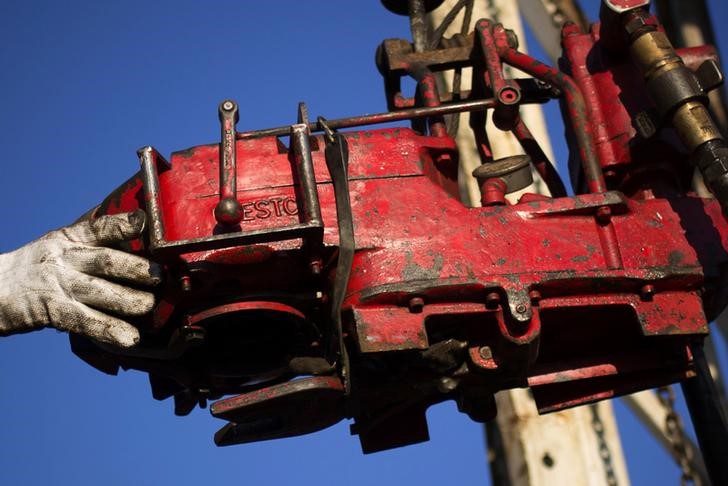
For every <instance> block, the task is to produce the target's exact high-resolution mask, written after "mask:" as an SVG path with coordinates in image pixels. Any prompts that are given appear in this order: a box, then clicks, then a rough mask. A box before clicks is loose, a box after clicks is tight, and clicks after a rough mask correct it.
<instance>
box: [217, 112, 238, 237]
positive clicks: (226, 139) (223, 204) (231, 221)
mask: <svg viewBox="0 0 728 486" xmlns="http://www.w3.org/2000/svg"><path fill="white" fill-rule="evenodd" d="M218 115H219V117H220V131H221V134H220V202H218V203H217V206H215V219H216V220H217V222H218V223H220V224H222V225H225V226H237V225H238V224H239V223H240V221H242V220H243V207H242V206H241V204H240V202H238V199H237V159H236V156H235V138H236V137H235V124H236V123H237V122H238V117H239V115H238V105H237V104H236V103H235V102H234V101H232V100H225V101H223V102H222V103H220V106H219V107H218Z"/></svg>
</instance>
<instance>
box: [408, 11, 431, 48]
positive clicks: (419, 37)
mask: <svg viewBox="0 0 728 486" xmlns="http://www.w3.org/2000/svg"><path fill="white" fill-rule="evenodd" d="M408 2H409V3H408V7H409V18H410V31H411V32H412V42H413V43H414V46H415V52H424V51H425V49H427V25H425V2H424V0H408Z"/></svg>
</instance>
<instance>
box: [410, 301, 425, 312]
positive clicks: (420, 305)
mask: <svg viewBox="0 0 728 486" xmlns="http://www.w3.org/2000/svg"><path fill="white" fill-rule="evenodd" d="M408 307H409V311H410V312H411V313H413V314H419V313H420V312H422V309H424V307H425V300H424V299H423V298H422V297H412V298H411V299H410V300H409V303H408Z"/></svg>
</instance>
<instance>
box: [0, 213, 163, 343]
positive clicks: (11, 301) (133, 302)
mask: <svg viewBox="0 0 728 486" xmlns="http://www.w3.org/2000/svg"><path fill="white" fill-rule="evenodd" d="M143 227H144V212H143V211H140V210H137V211H135V212H133V213H125V214H117V215H113V216H101V217H99V218H97V219H94V220H90V221H82V222H79V223H76V224H74V225H72V226H68V227H66V228H61V229H59V230H56V231H51V232H50V233H48V234H46V235H45V236H42V237H41V238H40V239H38V240H35V241H33V242H31V243H28V244H27V245H25V246H23V247H21V248H19V249H17V250H15V251H13V252H10V253H5V254H0V335H8V334H14V333H21V332H28V331H33V330H35V329H40V328H42V327H44V326H53V327H55V328H57V329H62V330H64V331H70V332H75V333H78V334H83V335H85V336H88V337H90V338H92V339H95V340H97V341H103V342H105V343H109V344H113V345H117V346H122V347H129V346H133V345H135V344H136V343H138V342H139V331H137V329H136V328H135V327H133V326H132V325H131V324H129V323H127V322H125V321H123V320H121V319H119V318H117V317H113V316H112V315H109V314H108V313H113V314H115V315H121V316H138V315H142V314H146V313H148V312H149V311H151V310H152V307H153V305H154V296H153V295H152V294H151V293H149V292H144V291H141V290H136V289H133V288H130V287H127V286H125V285H124V284H123V283H116V282H128V283H132V284H135V285H143V286H151V285H156V284H158V283H159V282H160V280H161V268H160V267H159V266H158V265H157V264H156V263H153V262H150V261H148V260H146V259H144V258H142V257H139V256H136V255H131V254H129V253H126V252H123V251H120V250H114V249H111V248H105V247H104V246H105V245H111V244H114V243H119V242H122V241H126V240H131V239H133V238H136V237H138V236H139V234H140V233H141V232H142V229H143Z"/></svg>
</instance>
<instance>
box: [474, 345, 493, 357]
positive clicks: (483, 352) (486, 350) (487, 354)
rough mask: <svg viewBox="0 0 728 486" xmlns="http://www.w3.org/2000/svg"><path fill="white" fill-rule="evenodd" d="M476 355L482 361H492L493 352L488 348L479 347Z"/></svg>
mask: <svg viewBox="0 0 728 486" xmlns="http://www.w3.org/2000/svg"><path fill="white" fill-rule="evenodd" d="M478 354H479V355H480V357H481V358H483V359H493V350H492V349H490V346H481V347H480V349H478Z"/></svg>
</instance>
